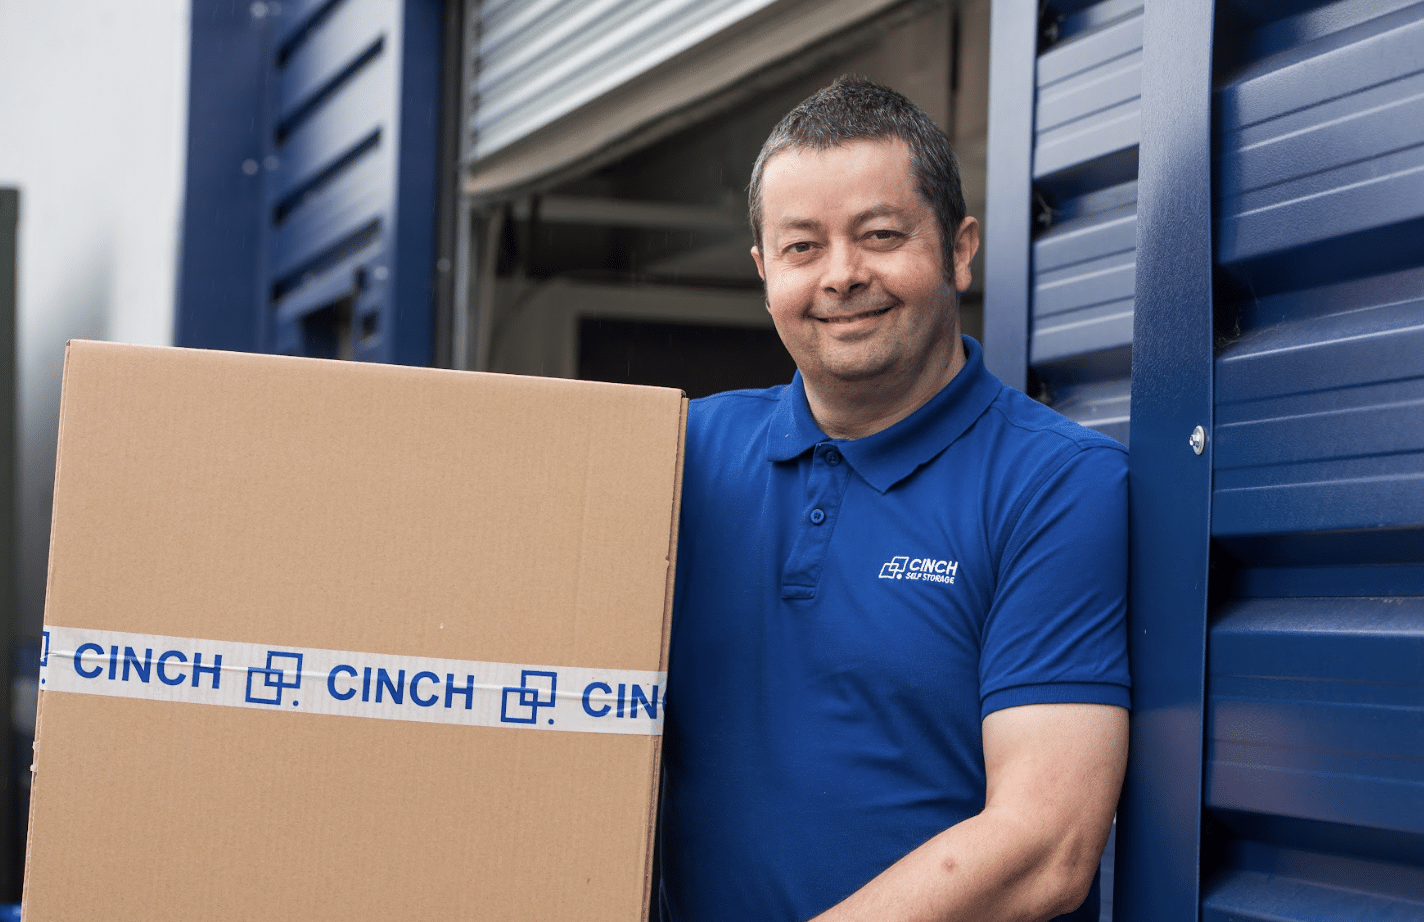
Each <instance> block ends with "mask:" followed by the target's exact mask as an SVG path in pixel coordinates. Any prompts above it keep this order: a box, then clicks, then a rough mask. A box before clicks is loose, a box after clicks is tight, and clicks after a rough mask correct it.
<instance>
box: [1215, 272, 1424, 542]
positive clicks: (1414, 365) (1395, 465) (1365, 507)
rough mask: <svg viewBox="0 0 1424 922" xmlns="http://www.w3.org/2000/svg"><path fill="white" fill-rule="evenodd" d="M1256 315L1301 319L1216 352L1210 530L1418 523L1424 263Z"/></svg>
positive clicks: (1423, 509)
mask: <svg viewBox="0 0 1424 922" xmlns="http://www.w3.org/2000/svg"><path fill="white" fill-rule="evenodd" d="M1421 250H1424V247H1421ZM1421 257H1424V253H1421ZM1252 313H1253V314H1254V315H1256V316H1258V317H1271V316H1276V317H1281V315H1283V314H1289V313H1294V314H1295V316H1285V317H1282V318H1281V319H1277V320H1275V321H1274V322H1271V323H1268V324H1266V325H1263V326H1261V327H1259V328H1257V329H1251V330H1248V331H1247V332H1246V333H1245V334H1244V335H1242V336H1241V338H1240V339H1239V340H1238V341H1236V342H1234V343H1232V344H1231V345H1230V346H1229V347H1227V348H1226V349H1225V350H1224V351H1223V352H1222V354H1221V356H1220V357H1219V358H1218V359H1217V371H1216V376H1217V389H1218V390H1217V409H1216V433H1215V435H1216V479H1215V490H1216V495H1215V501H1214V504H1213V511H1212V531H1213V534H1215V535H1216V536H1218V537H1238V536H1246V535H1268V534H1279V533H1299V532H1317V531H1325V530H1344V529H1363V528H1396V529H1419V528H1424V360H1421V356H1424V270H1420V269H1414V270H1407V271H1404V272H1400V273H1394V274H1391V275H1389V276H1385V277H1381V278H1371V279H1366V280H1358V281H1352V282H1347V283H1341V284H1337V285H1331V286H1325V287H1322V288H1319V289H1313V290H1310V291H1305V292H1293V293H1289V294H1282V295H1277V296H1274V297H1272V298H1269V299H1265V300H1264V301H1262V302H1261V303H1259V304H1257V305H1255V306H1254V309H1253V312H1252ZM1248 316H1249V315H1248ZM1414 540H1417V541H1419V542H1420V544H1421V545H1424V536H1418V537H1416V538H1415V539H1414Z"/></svg>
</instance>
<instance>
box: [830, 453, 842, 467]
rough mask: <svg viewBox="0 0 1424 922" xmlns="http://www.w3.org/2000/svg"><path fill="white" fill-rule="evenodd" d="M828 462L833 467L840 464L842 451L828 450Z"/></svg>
mask: <svg viewBox="0 0 1424 922" xmlns="http://www.w3.org/2000/svg"><path fill="white" fill-rule="evenodd" d="M826 463H827V464H829V465H830V466H831V467H835V466H836V465H837V464H840V463H841V453H840V452H838V451H828V452H826Z"/></svg>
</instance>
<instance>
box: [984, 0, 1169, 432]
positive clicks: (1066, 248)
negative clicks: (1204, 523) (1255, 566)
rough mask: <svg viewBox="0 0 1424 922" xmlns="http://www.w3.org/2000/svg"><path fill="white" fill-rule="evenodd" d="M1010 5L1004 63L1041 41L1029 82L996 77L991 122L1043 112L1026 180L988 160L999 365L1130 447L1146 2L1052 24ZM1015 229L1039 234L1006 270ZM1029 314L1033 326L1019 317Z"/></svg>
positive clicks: (990, 294)
mask: <svg viewBox="0 0 1424 922" xmlns="http://www.w3.org/2000/svg"><path fill="white" fill-rule="evenodd" d="M1007 6H1008V5H1005V4H997V3H996V4H995V23H996V32H995V36H994V41H995V54H996V56H997V57H998V58H1000V59H1002V58H1003V57H1004V54H1002V53H1001V51H1000V46H1001V45H1006V44H1010V43H1012V44H1019V45H1021V44H1023V43H1025V42H1027V43H1029V44H1031V45H1034V46H1035V56H1034V61H1033V63H1032V69H1031V73H1032V79H1031V82H1028V81H1026V80H1024V79H1023V77H1021V76H1019V75H1017V74H1016V75H1013V76H1011V77H1009V78H1008V79H1000V78H999V76H1000V75H999V73H998V72H997V71H996V73H995V78H996V79H995V80H994V83H993V93H994V98H993V99H992V100H991V107H992V111H993V113H994V114H993V118H994V119H1000V118H1006V119H1009V120H1013V119H1016V118H1019V117H1020V116H1017V115H1011V114H1007V113H1009V112H1010V111H1011V110H1012V109H1013V108H1014V107H1018V108H1019V109H1020V110H1023V111H1025V112H1031V113H1032V129H1031V135H1030V140H1029V143H1030V144H1031V157H1030V160H1029V163H1028V175H1026V176H1024V175H1009V174H1014V173H1021V171H1022V168H1023V165H1022V164H1018V163H1012V162H1009V163H1006V162H1003V161H1000V160H999V159H998V158H997V157H996V156H995V155H994V154H992V153H991V156H990V171H991V176H990V186H991V193H990V208H989V214H988V216H987V226H988V233H989V234H990V244H991V249H990V252H989V254H988V256H987V258H988V260H989V262H988V263H987V264H986V294H985V298H986V303H988V304H992V305H993V306H994V307H996V308H998V309H997V310H990V311H988V312H987V313H986V316H985V325H986V329H985V339H986V349H987V350H988V356H989V362H990V366H991V367H992V368H994V369H995V371H996V372H998V373H999V374H1000V375H1001V377H1004V378H1005V380H1007V381H1008V382H1009V383H1011V384H1014V385H1016V386H1018V387H1026V388H1028V389H1030V390H1033V391H1035V392H1036V393H1039V394H1040V395H1041V396H1044V397H1045V398H1046V399H1047V400H1048V402H1049V403H1050V404H1051V405H1052V406H1053V407H1054V408H1055V409H1057V410H1059V412H1061V413H1063V414H1064V415H1066V416H1068V417H1070V418H1072V419H1076V420H1078V421H1079V422H1081V423H1083V424H1084V425H1087V426H1090V427H1092V428H1094V429H1098V430H1099V431H1102V432H1105V433H1107V434H1109V435H1111V436H1113V437H1114V438H1116V439H1118V440H1120V441H1122V442H1126V441H1128V429H1129V426H1128V417H1129V402H1130V401H1129V387H1130V385H1129V380H1130V373H1131V349H1132V317H1133V295H1134V287H1135V272H1136V237H1137V223H1136V208H1137V183H1136V180H1137V149H1138V139H1139V136H1140V124H1139V121H1140V106H1141V103H1140V96H1141V82H1142V73H1141V71H1142V3H1141V0H1102V2H1098V3H1082V2H1076V3H1061V4H1054V5H1050V6H1046V7H1044V8H1043V14H1042V16H1041V17H1040V16H1038V15H1036V14H1037V12H1038V11H1037V9H1036V5H1035V4H1032V3H1020V4H1017V5H1016V10H1015V11H1014V12H1012V13H1011V12H1010V11H1009V10H1008V9H1007ZM1018 7H1021V9H1018ZM1009 32H1016V33H1018V34H1006V33H1009ZM1035 33H1036V34H1035ZM1001 66H1002V64H1001V63H996V64H995V67H996V68H999V67H1001ZM1025 76H1026V75H1025ZM1016 96H1017V97H1018V98H1017V99H1014V98H1013V97H1016ZM1003 131H1004V129H1003V128H1002V127H1001V126H998V125H995V124H993V123H992V122H991V133H992V135H991V142H990V146H991V151H993V150H995V148H1002V147H1004V146H1005V145H1004V143H1002V142H999V143H996V141H998V138H999V137H1002V135H1003ZM995 136H997V137H995ZM1025 183H1028V184H1029V185H1028V188H1027V189H1023V188H1022V186H1023V184H1025ZM1009 184H1012V185H1017V186H1020V188H1019V189H1018V190H1016V194H1015V195H1013V196H1009V195H1002V194H997V191H998V190H997V189H996V188H995V187H996V186H1002V185H1009ZM1004 235H1015V236H1018V237H1029V238H1031V241H1032V242H1031V244H1030V252H1029V257H1030V258H1029V261H1028V264H1027V266H1024V265H1012V266H1008V265H1003V266H1001V265H1000V264H999V261H998V258H997V254H996V253H995V252H994V245H995V244H997V243H998V240H999V239H1000V237H1002V236H1004ZM1024 286H1027V290H1023V289H1024ZM1011 302H1012V303H1016V304H1021V305H1022V306H1021V307H1009V306H1008V305H1009V304H1010V303H1011ZM1018 310H1023V311H1024V312H1025V313H1026V314H1027V320H1026V322H1025V321H1023V320H1021V319H1020V318H1018V317H1010V316H1009V314H1010V313H1016V312H1017V311H1018ZM1020 328H1022V331H1021V329H1020ZM1025 349H1026V354H1024V350H1025ZM1010 353H1013V354H1010ZM1027 369H1031V370H1032V374H1033V381H1032V382H1030V380H1029V377H1028V375H1027V374H1025V373H1024V371H1025V370H1027Z"/></svg>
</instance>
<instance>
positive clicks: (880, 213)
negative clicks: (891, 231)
mask: <svg viewBox="0 0 1424 922" xmlns="http://www.w3.org/2000/svg"><path fill="white" fill-rule="evenodd" d="M908 213H909V210H908V209H906V208H903V207H901V206H899V205H892V204H890V203H889V202H887V203H885V204H883V205H872V206H870V207H869V208H867V209H865V210H864V211H861V212H859V213H858V214H856V215H855V217H854V218H852V219H851V220H852V222H853V223H855V224H864V223H865V222H866V221H874V220H875V219H876V218H900V217H904V216H905V215H906V214H908ZM823 227H825V224H824V223H823V222H821V221H817V220H816V219H815V218H798V217H790V218H782V219H781V220H780V221H777V222H776V229H777V230H804V231H816V230H821V229H822V228H823Z"/></svg>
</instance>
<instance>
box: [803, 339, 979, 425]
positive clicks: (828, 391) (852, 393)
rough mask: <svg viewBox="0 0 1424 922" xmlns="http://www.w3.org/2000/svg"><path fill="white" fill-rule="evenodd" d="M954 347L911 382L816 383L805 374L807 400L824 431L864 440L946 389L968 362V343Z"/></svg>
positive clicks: (956, 342) (956, 344)
mask: <svg viewBox="0 0 1424 922" xmlns="http://www.w3.org/2000/svg"><path fill="white" fill-rule="evenodd" d="M954 345H955V348H954V350H953V351H952V352H951V353H950V354H949V355H948V356H946V357H945V359H946V361H945V362H944V364H943V366H942V367H941V368H940V369H939V370H938V372H937V373H935V374H919V375H916V376H915V377H914V378H913V379H912V380H910V381H904V382H900V381H885V380H881V379H876V380H873V381H843V382H831V383H829V384H818V385H814V386H813V385H812V383H811V382H810V381H806V380H805V379H804V377H803V379H802V383H803V384H804V385H805V387H806V402H807V403H808V404H810V406H811V416H812V417H813V418H814V419H815V420H816V425H818V426H820V427H821V431H822V432H824V433H825V434H826V435H828V436H830V437H831V438H833V439H861V438H865V437H866V436H868V435H874V434H875V433H877V432H880V431H882V430H884V429H888V428H890V427H891V426H893V425H895V424H896V423H898V422H899V421H900V420H902V419H904V418H905V417H907V416H909V415H910V414H911V413H913V412H915V411H916V410H918V409H919V408H920V407H922V406H924V405H925V404H927V403H929V401H930V399H931V398H933V397H934V395H935V394H938V393H939V392H940V391H941V390H943V389H944V387H945V385H947V384H948V383H949V382H950V381H952V380H954V377H955V375H957V374H959V372H960V370H961V369H963V368H964V365H965V361H966V360H965V355H964V346H963V344H962V343H961V342H959V341H958V340H957V339H956V341H955V344H954Z"/></svg>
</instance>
